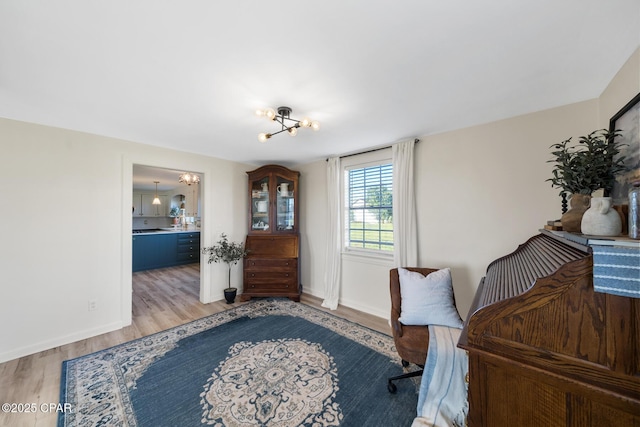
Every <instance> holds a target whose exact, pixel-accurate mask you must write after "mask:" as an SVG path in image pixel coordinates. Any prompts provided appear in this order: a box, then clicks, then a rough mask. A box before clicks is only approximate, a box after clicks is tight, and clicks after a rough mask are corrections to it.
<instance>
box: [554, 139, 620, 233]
mask: <svg viewBox="0 0 640 427" xmlns="http://www.w3.org/2000/svg"><path fill="white" fill-rule="evenodd" d="M619 135H620V134H619V131H614V132H610V131H608V130H606V129H600V130H596V131H593V132H591V133H590V134H588V135H587V136H581V137H580V140H579V143H578V145H576V146H573V147H570V146H568V145H569V143H570V142H571V138H569V139H567V140H565V141H562V142H561V143H559V144H553V145H552V146H551V148H552V149H553V150H554V151H552V152H551V154H552V155H553V156H554V157H555V158H554V159H553V160H548V162H553V163H555V165H554V167H553V170H552V171H551V172H552V174H553V177H552V178H549V179H547V181H551V186H552V187H557V188H560V195H562V194H563V193H565V194H566V193H570V194H571V199H570V203H571V209H569V211H567V212H566V213H564V214H563V215H562V219H561V222H562V227H563V229H564V230H565V231H569V232H578V233H579V232H580V231H581V221H582V216H583V215H584V213H585V212H586V210H587V209H588V208H589V206H590V204H591V194H592V193H593V192H594V191H596V190H599V189H600V188H602V189H603V190H604V196H605V197H606V196H608V195H609V192H610V191H611V189H612V188H613V185H614V182H615V176H616V175H617V174H619V173H620V172H623V171H625V170H626V166H625V165H624V159H625V158H624V156H620V155H619V154H620V147H622V145H623V144H622V143H620V142H617V141H616V140H615V138H616V137H618V136H619Z"/></svg>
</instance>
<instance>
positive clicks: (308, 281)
mask: <svg viewBox="0 0 640 427" xmlns="http://www.w3.org/2000/svg"><path fill="white" fill-rule="evenodd" d="M639 63H640V51H636V52H635V53H634V55H633V56H632V57H631V58H630V60H629V61H628V63H627V64H626V65H625V66H624V67H623V68H622V69H621V70H620V72H619V73H618V75H617V76H616V77H615V79H613V80H612V82H611V84H610V85H609V87H608V88H607V90H606V91H605V92H604V93H603V94H602V96H601V97H600V98H599V99H594V100H590V101H585V102H581V103H577V104H572V105H566V106H563V107H559V108H554V109H550V110H545V111H540V112H537V113H533V114H527V115H524V116H519V117H515V118H512V119H508V120H502V121H498V122H493V123H489V124H485V125H481V126H475V127H471V128H467V129H462V130H458V131H454V132H447V133H444V134H440V135H432V136H425V137H419V138H420V139H421V142H420V143H419V144H418V145H417V146H416V151H415V180H416V197H417V200H418V203H417V214H418V235H419V259H420V265H421V266H429V267H437V268H441V267H447V266H448V267H451V269H452V274H453V280H454V288H455V294H456V300H457V304H458V309H459V311H460V314H461V315H462V317H463V318H465V317H466V316H467V312H468V310H469V307H470V306H471V302H472V299H473V296H474V294H475V291H476V288H477V285H478V282H479V281H480V279H481V278H482V277H483V275H484V272H485V270H486V267H487V264H488V263H489V262H491V261H492V260H494V259H496V258H497V257H500V256H502V255H506V254H508V253H510V252H512V251H513V250H515V249H516V248H517V246H518V245H519V244H521V243H523V242H524V241H525V240H526V239H527V238H529V237H531V236H533V235H535V234H537V232H538V229H540V228H542V227H543V225H544V224H545V223H546V221H547V220H551V219H557V218H559V217H560V214H561V202H560V198H559V196H558V190H556V189H553V188H551V186H550V183H548V182H546V181H545V180H546V179H547V178H549V176H550V171H551V165H550V164H549V163H547V160H549V158H550V155H549V146H550V145H551V144H554V143H556V142H560V141H562V140H564V139H566V138H568V137H574V138H577V137H578V136H580V135H584V134H586V133H588V132H590V131H592V130H595V129H598V128H602V127H608V121H609V118H610V117H611V116H612V115H613V114H615V112H617V111H618V110H619V109H620V108H621V107H622V106H623V105H625V104H626V103H627V102H628V101H629V100H630V99H631V98H632V97H633V96H634V95H635V94H636V93H638V92H639V91H640V72H639V69H640V66H639ZM391 142H392V141H390V143H391ZM299 169H300V170H301V173H302V177H303V179H302V180H301V182H302V183H304V189H309V190H306V191H310V190H311V189H312V191H313V195H308V194H306V195H305V197H306V198H305V199H303V209H304V211H303V214H304V215H303V216H302V218H304V219H305V220H304V221H303V222H302V224H301V227H302V232H303V238H302V241H303V247H304V248H307V249H306V250H307V252H306V253H305V251H304V250H303V252H302V255H303V264H302V281H303V284H304V286H305V291H307V292H310V293H312V294H314V295H317V296H319V297H322V296H323V295H324V281H323V272H324V268H325V261H324V248H325V245H326V240H325V233H324V232H323V229H324V224H325V210H324V209H325V204H324V203H322V198H321V197H320V195H321V194H322V193H323V192H324V193H325V194H326V186H325V183H324V182H325V162H324V161H320V162H316V163H312V164H308V165H301V166H299ZM307 218H310V219H312V220H311V221H308V220H307ZM389 268H390V265H388V264H384V263H380V262H376V261H371V260H364V259H360V260H358V259H356V258H348V259H346V258H345V259H343V272H342V291H341V298H340V302H341V304H344V305H348V306H351V307H354V308H358V309H360V310H364V311H367V312H369V313H372V314H376V315H379V316H382V317H388V313H389V309H390V304H389V298H388V270H389Z"/></svg>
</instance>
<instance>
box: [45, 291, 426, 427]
mask: <svg viewBox="0 0 640 427" xmlns="http://www.w3.org/2000/svg"><path fill="white" fill-rule="evenodd" d="M399 362H400V360H399V357H398V355H397V353H396V351H395V348H394V346H393V339H392V338H391V337H390V336H387V335H384V334H380V333H378V332H376V331H373V330H371V329H368V328H365V327H362V326H360V325H357V324H355V323H352V322H349V321H346V320H344V319H341V318H338V317H336V316H333V315H331V314H328V313H326V312H324V311H321V310H317V309H314V308H312V307H309V306H306V305H303V304H300V303H294V302H291V301H289V300H284V299H283V300H280V299H268V300H254V301H252V302H250V303H248V304H245V305H242V306H238V307H236V308H232V309H230V310H227V311H224V312H222V313H218V314H215V315H212V316H209V317H206V318H203V319H200V320H197V321H194V322H191V323H188V324H186V325H183V326H179V327H176V328H172V329H169V330H167V331H163V332H160V333H157V334H155V335H151V336H148V337H144V338H141V339H138V340H134V341H131V342H128V343H125V344H122V345H119V346H116V347H112V348H109V349H106V350H103V351H100V352H97V353H94V354H90V355H87V356H83V357H80V358H77V359H72V360H68V361H65V362H64V363H63V366H62V384H61V402H62V403H70V404H71V405H72V407H73V409H74V410H73V412H71V413H63V414H61V415H60V417H59V419H58V426H59V427H62V426H85V425H86V426H108V425H113V426H141V427H145V426H149V427H160V426H176V427H188V426H206V425H213V426H220V427H222V426H226V427H230V426H282V427H292V426H314V427H320V426H358V427H360V426H385V427H393V426H410V425H411V422H412V421H413V418H414V417H415V416H416V404H417V399H418V396H417V394H416V388H415V386H414V385H413V383H412V382H411V381H407V382H405V383H404V384H402V385H400V387H399V389H398V392H397V393H396V394H390V393H388V392H387V381H386V379H387V377H389V376H393V375H396V374H398V373H400V372H401V371H402V367H401V365H400V363H399Z"/></svg>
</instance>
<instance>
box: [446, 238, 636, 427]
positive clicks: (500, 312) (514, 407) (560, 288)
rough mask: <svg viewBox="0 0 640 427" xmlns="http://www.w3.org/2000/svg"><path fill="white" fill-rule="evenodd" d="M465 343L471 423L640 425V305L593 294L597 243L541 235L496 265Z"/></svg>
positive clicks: (466, 328) (468, 326)
mask: <svg viewBox="0 0 640 427" xmlns="http://www.w3.org/2000/svg"><path fill="white" fill-rule="evenodd" d="M639 274H640V273H639ZM458 346H459V347H461V348H463V349H465V350H467V352H468V354H469V415H468V425H469V426H470V427H480V426H483V427H493V426H495V427H503V426H514V427H523V426H536V427H540V426H544V427H549V426H571V427H578V426H579V427H604V426H616V427H622V426H635V427H640V299H639V298H629V297H622V296H617V295H611V294H607V293H599V292H594V289H593V257H592V255H591V250H590V247H589V246H585V245H581V244H578V243H575V242H572V241H569V240H566V239H564V238H562V237H560V236H556V235H554V234H553V233H550V232H549V233H548V232H546V231H543V232H542V234H539V235H536V236H534V237H532V238H530V239H529V240H528V241H527V242H526V243H524V244H522V245H520V247H519V248H518V249H517V250H516V251H515V252H513V253H511V254H509V255H506V256H504V257H502V258H499V259H497V260H495V261H494V262H492V263H491V264H490V265H489V267H488V268H487V273H486V276H485V277H484V278H483V279H482V280H481V281H480V285H479V287H478V291H477V293H476V296H475V299H474V302H473V304H472V307H471V310H470V312H469V315H468V316H467V321H466V322H465V326H464V330H463V332H462V335H461V338H460V341H459V343H458Z"/></svg>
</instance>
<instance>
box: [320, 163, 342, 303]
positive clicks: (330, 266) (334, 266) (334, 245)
mask: <svg viewBox="0 0 640 427" xmlns="http://www.w3.org/2000/svg"><path fill="white" fill-rule="evenodd" d="M340 173H341V171H340V157H332V158H330V159H329V160H328V161H327V208H328V212H327V251H326V260H327V268H326V269H325V272H324V301H322V306H323V307H326V308H329V309H331V310H335V309H336V308H338V300H339V299H340V280H341V272H340V270H341V251H342V244H341V242H340V230H341V228H340V227H341V226H340V223H341V221H340V194H342V192H341V191H340Z"/></svg>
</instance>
